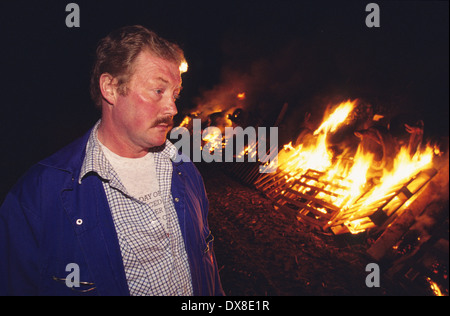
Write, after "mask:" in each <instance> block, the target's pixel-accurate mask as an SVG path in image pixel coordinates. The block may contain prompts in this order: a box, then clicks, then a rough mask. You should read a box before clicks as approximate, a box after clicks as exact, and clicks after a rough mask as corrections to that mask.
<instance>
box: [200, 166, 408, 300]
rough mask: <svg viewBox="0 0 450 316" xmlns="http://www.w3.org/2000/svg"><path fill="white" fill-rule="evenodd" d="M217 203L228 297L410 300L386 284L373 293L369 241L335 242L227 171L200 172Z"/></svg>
mask: <svg viewBox="0 0 450 316" xmlns="http://www.w3.org/2000/svg"><path fill="white" fill-rule="evenodd" d="M197 167H198V168H199V170H200V172H201V173H202V175H203V178H204V181H205V187H206V190H207V192H208V198H209V202H210V215H209V224H210V228H211V231H212V232H213V234H214V236H215V246H214V247H215V253H216V258H217V262H218V267H219V271H220V276H221V280H222V284H223V288H224V291H225V293H226V294H227V295H229V296H233V295H245V296H260V295H261V296H265V295H269V296H278V295H280V296H281V295H282V296H285V295H289V296H293V295H408V294H409V293H407V290H405V289H403V288H400V287H399V286H397V285H396V284H393V283H392V282H391V281H390V280H387V279H384V278H383V276H381V279H380V283H381V284H380V285H381V286H380V287H371V288H369V287H367V286H366V277H367V276H368V275H369V273H370V272H366V266H367V265H368V264H369V263H371V262H373V259H371V258H370V257H369V256H368V255H367V254H366V250H367V247H368V243H367V242H366V241H365V240H364V236H362V237H361V236H359V237H358V236H348V235H344V236H335V235H333V234H331V233H327V232H323V231H319V230H316V229H313V228H311V227H309V226H306V225H304V224H302V223H301V222H298V221H292V220H290V219H287V218H286V217H284V216H283V215H282V214H281V213H280V212H278V211H276V210H275V209H274V208H273V206H272V202H271V201H270V200H269V199H267V198H266V197H265V196H264V195H263V194H262V193H261V192H259V191H258V190H256V189H254V188H252V187H249V186H246V185H243V184H242V183H240V182H239V181H238V180H237V179H235V178H233V177H231V176H230V175H229V173H228V172H227V171H226V167H225V168H224V167H223V166H220V165H218V164H206V163H202V164H198V165H197Z"/></svg>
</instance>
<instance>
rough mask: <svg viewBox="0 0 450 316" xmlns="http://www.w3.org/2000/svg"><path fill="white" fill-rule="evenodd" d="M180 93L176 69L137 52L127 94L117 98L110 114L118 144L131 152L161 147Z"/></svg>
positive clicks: (144, 52) (149, 55)
mask: <svg viewBox="0 0 450 316" xmlns="http://www.w3.org/2000/svg"><path fill="white" fill-rule="evenodd" d="M180 90H181V76H180V70H179V65H176V64H175V63H173V62H169V61H166V60H163V59H161V58H158V57H155V56H153V55H151V54H150V53H149V52H147V51H143V52H141V53H140V54H139V55H138V57H137V58H136V60H135V62H134V65H133V75H132V76H131V78H130V80H129V82H128V83H127V93H126V95H119V96H118V97H117V100H116V102H115V104H114V106H113V110H112V121H113V124H114V125H115V127H116V130H118V131H120V132H119V133H120V137H121V142H122V143H127V144H126V146H129V148H130V149H132V150H133V151H136V150H139V149H140V150H142V151H145V150H148V149H149V148H151V147H155V146H160V145H162V144H164V142H165V140H166V136H167V133H168V131H169V129H170V128H171V127H172V125H173V123H172V118H173V116H174V115H175V114H177V108H176V105H175V100H176V99H177V97H178V95H179V93H180Z"/></svg>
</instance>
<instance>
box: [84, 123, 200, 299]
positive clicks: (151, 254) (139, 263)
mask: <svg viewBox="0 0 450 316" xmlns="http://www.w3.org/2000/svg"><path fill="white" fill-rule="evenodd" d="M99 124H100V121H99V122H97V124H96V125H95V127H94V128H93V130H92V133H91V135H90V137H89V141H88V143H87V147H86V157H85V158H84V161H83V165H82V168H81V173H80V178H79V182H80V183H81V181H82V179H83V177H84V175H86V174H87V173H89V172H95V173H97V174H98V175H99V176H100V178H102V180H103V187H104V189H105V193H106V197H107V199H108V203H109V206H110V209H111V213H112V217H113V220H114V225H115V228H116V231H117V236H118V240H119V245H120V250H121V253H122V259H123V264H124V268H125V274H126V277H127V282H128V287H129V290H130V294H131V295H164V296H166V295H167V296H169V295H183V296H187V295H192V294H193V290H192V281H191V274H190V269H189V263H188V258H187V254H186V250H185V245H184V241H183V237H182V234H181V230H180V227H179V224H178V217H177V213H176V210H175V206H174V203H173V200H172V194H171V181H172V170H173V166H172V162H171V159H172V160H173V159H175V157H176V155H177V150H176V148H175V146H174V145H173V144H172V143H170V142H169V141H168V140H167V141H166V145H165V148H164V149H163V150H162V151H160V152H155V154H154V155H155V156H154V157H155V165H156V175H157V178H158V181H159V187H160V191H161V196H162V199H163V203H164V207H165V209H166V212H167V221H168V227H169V233H168V234H166V232H165V231H164V228H163V226H162V224H161V222H160V221H159V220H158V218H157V217H156V215H155V214H154V212H153V211H152V210H151V208H150V206H149V205H148V204H147V203H144V202H141V201H139V200H137V199H135V198H133V197H131V196H130V195H129V194H128V193H127V191H126V189H125V187H124V186H123V184H122V183H121V181H120V179H119V177H118V175H117V173H116V172H115V171H114V169H113V167H112V166H111V164H110V163H109V161H108V159H107V158H106V157H105V155H104V154H103V151H102V150H101V147H100V144H99V142H98V138H97V130H98V126H99Z"/></svg>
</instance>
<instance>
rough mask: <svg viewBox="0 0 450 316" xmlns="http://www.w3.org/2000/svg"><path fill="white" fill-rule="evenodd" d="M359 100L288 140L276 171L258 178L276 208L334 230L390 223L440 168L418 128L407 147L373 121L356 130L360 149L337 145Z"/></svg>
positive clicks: (347, 104)
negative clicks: (334, 138)
mask: <svg viewBox="0 0 450 316" xmlns="http://www.w3.org/2000/svg"><path fill="white" fill-rule="evenodd" d="M356 103H357V102H356V101H347V102H344V103H342V104H340V105H338V106H337V107H336V108H335V109H334V110H332V112H331V113H330V114H329V115H328V116H327V117H326V118H325V120H324V122H323V123H322V124H321V125H320V126H319V127H318V128H317V129H316V130H315V131H313V132H312V131H310V132H309V133H304V135H301V136H300V139H298V140H297V143H298V144H297V145H295V146H294V145H293V144H292V142H291V143H289V144H287V145H285V146H284V148H283V150H282V151H281V152H280V153H279V160H278V161H279V167H278V172H277V173H275V174H268V175H265V176H262V177H260V178H259V179H258V180H257V181H256V182H255V185H256V187H257V188H258V189H259V190H261V191H262V192H264V193H265V194H266V195H267V196H269V197H270V198H271V199H273V200H274V203H275V205H276V207H278V208H280V209H282V210H285V211H288V212H291V213H292V214H295V215H296V216H297V218H298V219H299V220H300V221H303V222H305V223H307V224H309V225H313V226H317V227H320V228H322V229H324V230H325V229H328V228H330V229H331V230H332V231H333V232H334V233H335V234H342V233H347V232H350V233H353V234H356V233H359V232H362V231H365V230H367V229H370V228H374V227H375V226H382V227H386V226H387V225H388V224H389V223H390V222H391V221H392V220H393V219H394V218H395V217H397V216H398V215H399V214H401V212H402V207H403V208H405V207H407V206H408V205H409V204H410V203H411V202H412V201H413V200H414V198H416V197H417V195H416V194H417V193H418V192H419V191H420V190H421V189H422V188H423V187H424V186H425V185H426V184H427V183H428V182H429V181H430V180H431V179H432V178H433V177H434V176H435V175H436V173H437V170H436V169H434V168H433V164H432V160H433V156H434V148H433V147H431V146H429V145H427V146H425V147H424V148H422V147H421V146H420V145H421V144H420V133H421V131H420V129H419V128H417V130H414V131H412V132H411V133H415V134H414V135H412V136H411V139H412V140H411V142H408V143H407V144H406V145H404V146H401V144H394V143H393V142H394V141H393V140H392V139H391V137H390V136H389V135H386V132H385V131H383V130H382V129H381V128H379V127H373V126H371V127H369V128H368V129H365V130H362V131H358V132H356V133H355V135H356V136H358V137H359V138H360V140H359V143H358V144H357V146H356V150H355V148H354V147H355V146H353V148H352V146H351V145H350V146H348V148H344V149H339V150H338V149H334V148H333V145H332V144H331V143H330V142H329V138H330V135H332V134H333V133H336V132H337V130H338V129H339V127H340V126H341V125H345V124H346V122H347V125H348V124H349V123H348V122H349V121H351V118H349V117H350V114H351V113H352V111H353V110H355V107H356ZM409 128H410V129H411V130H413V129H414V128H413V127H409ZM383 133H384V134H385V135H383ZM416 134H419V137H418V136H417V135H416ZM334 135H336V134H334ZM417 139H419V141H417ZM388 141H389V143H388ZM346 144H347V143H346ZM338 145H339V144H338ZM353 145H354V144H353ZM389 146H392V147H394V146H395V147H398V148H392V147H391V148H389Z"/></svg>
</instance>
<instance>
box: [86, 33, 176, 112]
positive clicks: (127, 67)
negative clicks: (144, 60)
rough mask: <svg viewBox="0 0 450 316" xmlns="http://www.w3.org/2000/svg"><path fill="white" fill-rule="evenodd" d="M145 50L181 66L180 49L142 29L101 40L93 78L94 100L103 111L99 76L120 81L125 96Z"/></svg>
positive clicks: (121, 90)
mask: <svg viewBox="0 0 450 316" xmlns="http://www.w3.org/2000/svg"><path fill="white" fill-rule="evenodd" d="M143 50H148V51H149V52H150V53H151V54H153V55H154V56H156V57H159V58H162V59H164V60H167V61H170V62H174V63H176V64H178V65H181V63H182V62H183V61H185V59H184V54H183V51H182V50H181V48H180V47H179V46H178V45H177V44H174V43H171V42H169V41H167V40H165V39H163V38H161V37H159V36H158V35H157V34H156V33H154V32H152V31H150V30H148V29H146V28H145V27H143V26H140V25H134V26H125V27H122V28H120V29H118V30H116V31H113V32H111V33H110V34H108V35H107V36H106V37H105V38H103V39H101V40H100V42H99V44H98V46H97V50H96V59H95V62H94V66H93V69H92V74H91V87H90V90H91V98H92V100H93V101H94V102H95V104H96V106H98V107H99V108H101V104H102V99H103V96H102V93H101V91H100V84H99V80H100V76H101V75H102V74H103V73H109V74H110V75H111V76H113V77H114V78H116V79H117V81H118V89H119V93H121V94H122V95H125V94H126V91H127V89H126V84H127V83H128V81H129V80H130V77H131V75H132V74H133V63H134V61H135V59H136V57H137V56H138V55H139V53H141V52H142V51H143Z"/></svg>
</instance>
